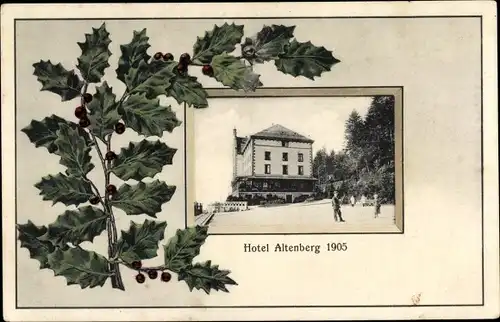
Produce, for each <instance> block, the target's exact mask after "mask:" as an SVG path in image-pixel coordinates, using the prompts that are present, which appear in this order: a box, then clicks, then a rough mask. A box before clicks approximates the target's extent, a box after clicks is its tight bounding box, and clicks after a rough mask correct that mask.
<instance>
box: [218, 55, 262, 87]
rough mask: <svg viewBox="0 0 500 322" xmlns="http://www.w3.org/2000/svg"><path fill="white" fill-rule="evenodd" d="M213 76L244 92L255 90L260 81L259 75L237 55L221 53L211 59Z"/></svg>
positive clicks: (260, 84)
mask: <svg viewBox="0 0 500 322" xmlns="http://www.w3.org/2000/svg"><path fill="white" fill-rule="evenodd" d="M212 68H213V71H214V78H215V79H216V80H217V81H219V82H221V83H222V84H224V85H226V86H229V87H231V88H232V89H234V90H240V89H243V90H244V91H245V92H250V91H252V92H253V91H255V89H256V88H257V87H259V86H262V83H261V82H260V80H259V77H260V75H259V74H255V73H254V72H253V71H252V67H251V66H246V65H245V64H244V63H243V61H242V60H241V59H239V58H237V57H234V56H231V55H228V54H226V53H223V54H221V55H217V56H215V57H214V58H213V60H212Z"/></svg>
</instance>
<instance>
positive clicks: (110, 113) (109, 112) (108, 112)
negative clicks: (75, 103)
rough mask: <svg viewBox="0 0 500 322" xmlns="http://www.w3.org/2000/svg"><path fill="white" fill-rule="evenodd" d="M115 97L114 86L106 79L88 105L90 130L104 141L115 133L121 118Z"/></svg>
mask: <svg viewBox="0 0 500 322" xmlns="http://www.w3.org/2000/svg"><path fill="white" fill-rule="evenodd" d="M115 99H116V95H115V94H113V88H112V87H109V85H108V83H107V82H106V81H105V82H104V83H102V86H97V87H96V93H95V94H94V96H93V99H92V101H90V103H89V104H88V105H87V108H88V109H89V111H90V113H89V120H90V131H91V132H92V133H93V134H94V135H95V136H97V137H98V138H99V139H101V140H102V141H103V142H105V137H106V136H107V135H108V134H111V133H113V131H114V127H115V124H116V123H117V122H118V121H119V120H120V119H121V116H120V114H118V110H117V103H116V101H115Z"/></svg>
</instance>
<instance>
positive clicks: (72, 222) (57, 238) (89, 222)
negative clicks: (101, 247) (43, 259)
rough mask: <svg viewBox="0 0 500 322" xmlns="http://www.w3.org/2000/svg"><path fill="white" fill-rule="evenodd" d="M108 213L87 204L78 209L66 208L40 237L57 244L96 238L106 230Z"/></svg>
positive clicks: (78, 242) (74, 243) (75, 243)
mask: <svg viewBox="0 0 500 322" xmlns="http://www.w3.org/2000/svg"><path fill="white" fill-rule="evenodd" d="M107 219H108V215H106V213H104V212H103V211H102V210H101V209H99V208H95V207H91V206H85V207H81V208H78V209H76V210H66V211H65V212H64V213H63V214H62V215H59V216H58V217H57V219H56V220H55V221H54V222H53V223H52V224H50V225H49V227H48V229H47V232H46V233H45V234H44V235H43V236H41V237H40V240H42V241H50V242H51V243H52V244H54V245H57V246H62V245H66V244H67V243H72V244H73V245H75V246H76V245H79V244H81V243H83V242H85V241H89V242H93V240H94V238H95V237H97V236H99V235H100V234H101V233H102V232H103V231H104V230H106V222H107Z"/></svg>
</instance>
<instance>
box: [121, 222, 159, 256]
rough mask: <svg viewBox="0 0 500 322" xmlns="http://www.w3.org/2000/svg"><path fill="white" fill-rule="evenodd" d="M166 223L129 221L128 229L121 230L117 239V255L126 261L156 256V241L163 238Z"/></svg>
mask: <svg viewBox="0 0 500 322" xmlns="http://www.w3.org/2000/svg"><path fill="white" fill-rule="evenodd" d="M166 227H167V223H166V222H164V221H161V222H156V221H151V220H147V219H146V220H145V221H144V223H143V224H140V225H139V224H136V223H134V222H133V221H131V222H130V228H129V230H128V231H123V230H122V236H121V238H120V239H119V240H118V256H119V258H121V259H123V260H124V261H125V262H127V263H132V262H133V261H140V260H144V259H150V258H154V257H156V256H158V243H159V242H160V241H161V240H163V238H164V234H165V228H166Z"/></svg>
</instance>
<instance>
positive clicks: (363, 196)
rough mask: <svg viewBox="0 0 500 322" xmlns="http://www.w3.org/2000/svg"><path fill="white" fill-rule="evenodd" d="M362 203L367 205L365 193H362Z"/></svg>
mask: <svg viewBox="0 0 500 322" xmlns="http://www.w3.org/2000/svg"><path fill="white" fill-rule="evenodd" d="M361 205H362V206H363V207H364V206H366V196H365V195H362V196H361Z"/></svg>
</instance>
